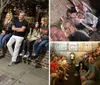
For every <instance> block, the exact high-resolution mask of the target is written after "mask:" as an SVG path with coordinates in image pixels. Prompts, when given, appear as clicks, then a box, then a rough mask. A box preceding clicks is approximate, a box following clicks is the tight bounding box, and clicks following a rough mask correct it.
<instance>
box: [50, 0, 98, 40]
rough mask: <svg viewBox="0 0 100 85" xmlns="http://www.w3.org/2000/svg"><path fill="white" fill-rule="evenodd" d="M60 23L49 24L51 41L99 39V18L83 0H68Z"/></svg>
mask: <svg viewBox="0 0 100 85" xmlns="http://www.w3.org/2000/svg"><path fill="white" fill-rule="evenodd" d="M68 1H69V2H70V3H67V12H66V16H62V17H61V24H60V26H59V25H55V24H54V25H51V28H50V30H51V34H50V36H51V40H52V41H99V40H100V38H99V33H100V19H99V17H96V16H95V15H94V12H93V10H92V9H91V8H90V7H89V6H88V5H87V4H86V3H85V2H84V1H83V0H68Z"/></svg>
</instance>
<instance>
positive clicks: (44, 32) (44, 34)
mask: <svg viewBox="0 0 100 85" xmlns="http://www.w3.org/2000/svg"><path fill="white" fill-rule="evenodd" d="M47 22H48V19H47V18H46V17H43V18H42V19H41V28H40V32H41V36H40V38H38V39H37V40H36V41H35V42H34V47H33V49H34V53H33V54H32V55H33V57H34V58H37V57H38V55H39V52H40V51H41V49H42V47H43V46H45V45H46V44H47V43H48V42H49V36H48V34H49V32H48V23H47Z"/></svg>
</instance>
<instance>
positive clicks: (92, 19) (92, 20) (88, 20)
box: [80, 12, 98, 30]
mask: <svg viewBox="0 0 100 85" xmlns="http://www.w3.org/2000/svg"><path fill="white" fill-rule="evenodd" d="M84 15H85V19H80V23H82V24H83V25H84V26H85V27H86V28H88V29H91V30H93V28H96V25H97V23H98V18H97V17H96V16H95V15H93V14H92V13H89V12H87V13H86V14H84ZM88 24H92V26H89V25H88Z"/></svg>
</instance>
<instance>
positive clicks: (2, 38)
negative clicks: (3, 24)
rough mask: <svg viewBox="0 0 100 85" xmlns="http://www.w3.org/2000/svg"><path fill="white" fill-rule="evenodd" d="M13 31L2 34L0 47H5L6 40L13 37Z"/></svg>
mask: <svg viewBox="0 0 100 85" xmlns="http://www.w3.org/2000/svg"><path fill="white" fill-rule="evenodd" d="M11 35H12V33H9V34H6V35H0V48H3V47H4V44H5V42H6V40H8V39H9V38H10V37H11Z"/></svg>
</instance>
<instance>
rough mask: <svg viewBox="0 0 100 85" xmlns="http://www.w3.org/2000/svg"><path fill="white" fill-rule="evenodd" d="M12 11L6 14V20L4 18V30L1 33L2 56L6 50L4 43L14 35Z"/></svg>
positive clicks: (0, 47) (0, 46)
mask: <svg viewBox="0 0 100 85" xmlns="http://www.w3.org/2000/svg"><path fill="white" fill-rule="evenodd" d="M12 24H13V22H12V13H11V12H9V13H7V14H6V17H5V20H4V23H3V25H4V26H3V28H2V32H1V34H0V49H1V52H2V55H1V56H4V50H3V47H4V44H5V42H6V41H7V40H8V39H9V38H10V37H11V35H12Z"/></svg>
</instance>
